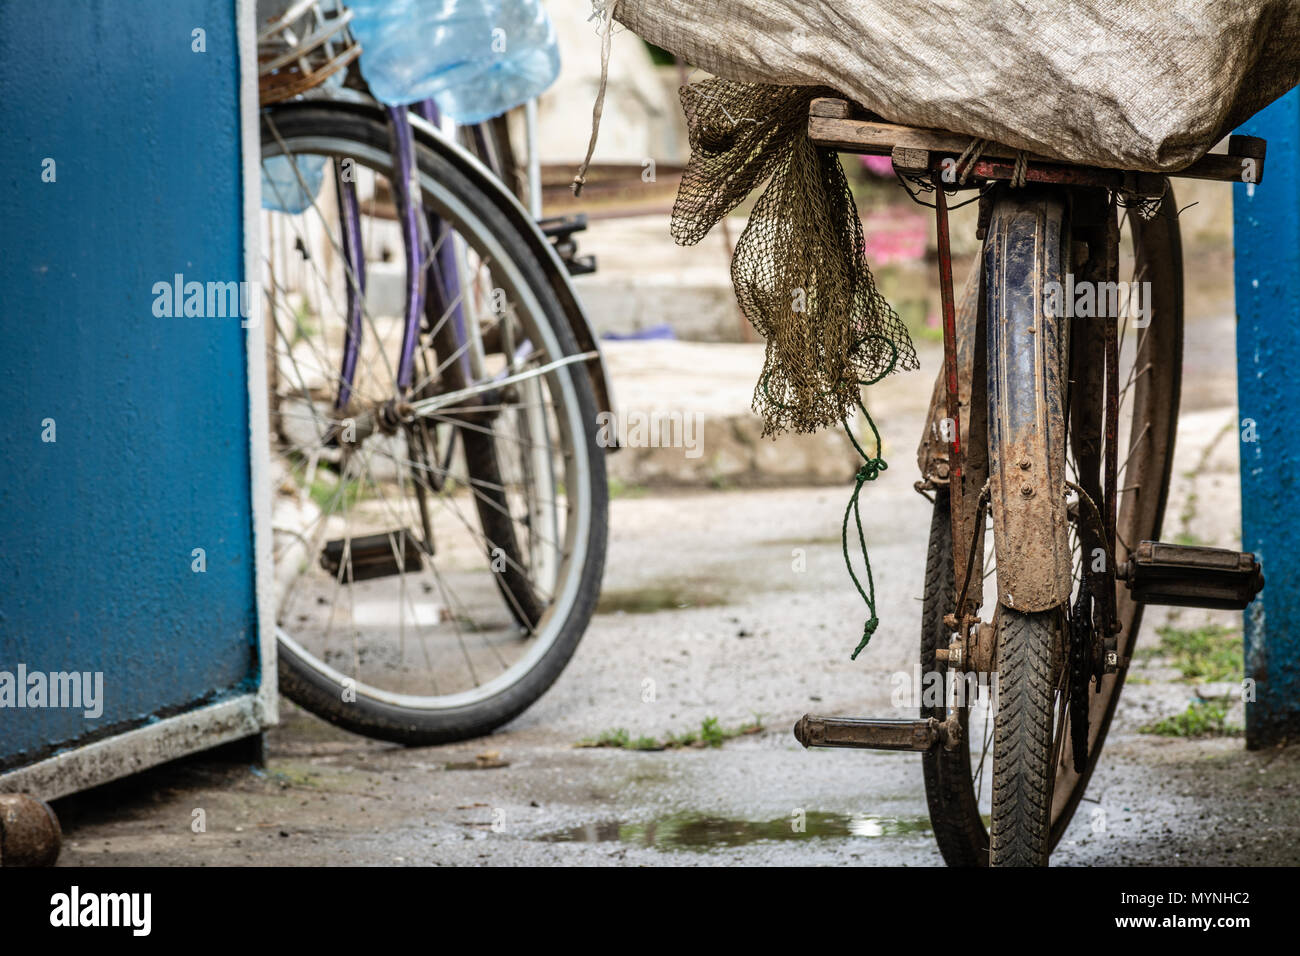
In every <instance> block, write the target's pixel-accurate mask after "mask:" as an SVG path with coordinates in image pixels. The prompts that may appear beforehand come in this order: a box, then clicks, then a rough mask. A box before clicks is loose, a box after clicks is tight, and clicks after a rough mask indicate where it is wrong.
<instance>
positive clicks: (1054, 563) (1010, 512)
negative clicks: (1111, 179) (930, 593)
mask: <svg viewBox="0 0 1300 956" xmlns="http://www.w3.org/2000/svg"><path fill="white" fill-rule="evenodd" d="M1064 220H1065V204H1064V202H1063V200H1062V199H1061V198H1060V197H1059V195H1053V194H1052V193H1050V192H1046V191H1033V190H1015V191H1009V192H1008V193H1006V194H1005V195H1004V196H1002V197H1000V198H999V200H998V201H997V203H996V205H995V206H994V209H993V214H992V217H991V219H990V222H989V228H988V235H987V238H986V239H985V242H984V253H983V266H984V276H985V288H986V290H987V315H988V327H987V337H988V437H989V442H988V448H989V478H990V494H991V499H990V501H991V507H992V512H993V537H994V545H995V547H996V552H997V562H998V563H997V582H998V601H999V602H1000V603H1002V604H1004V605H1006V606H1007V607H1010V608H1014V609H1016V610H1018V611H1024V612H1029V611H1046V610H1049V609H1050V608H1054V607H1058V606H1060V605H1062V604H1065V603H1066V602H1067V601H1068V600H1069V597H1070V583H1071V574H1070V565H1071V561H1070V557H1071V556H1070V542H1069V523H1068V520H1067V516H1066V507H1065V496H1064V490H1065V454H1066V436H1065V409H1066V388H1065V385H1066V381H1067V378H1068V374H1069V373H1068V369H1069V341H1070V326H1069V321H1070V320H1069V319H1068V318H1065V317H1052V316H1050V315H1047V314H1045V311H1046V310H1045V300H1044V289H1043V287H1044V285H1045V284H1046V283H1047V282H1051V281H1056V282H1064V274H1065V272H1066V271H1067V269H1068V263H1066V262H1063V261H1062V260H1061V255H1062V254H1061V248H1062V228H1063V223H1064ZM1067 248H1068V246H1067ZM1097 361H1101V357H1100V356H1098V357H1097Z"/></svg>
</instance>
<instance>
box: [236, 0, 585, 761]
mask: <svg viewBox="0 0 1300 956" xmlns="http://www.w3.org/2000/svg"><path fill="white" fill-rule="evenodd" d="M261 19H262V22H263V23H266V24H267V25H266V26H265V28H264V29H263V30H262V32H261V34H260V35H259V59H260V60H261V62H262V94H263V108H262V112H261V147H262V171H263V181H264V190H263V193H264V196H263V198H264V205H267V206H270V207H271V208H269V209H267V211H265V212H264V213H263V220H264V221H263V230H262V236H263V240H262V253H263V276H262V282H263V288H264V290H265V301H266V314H267V315H268V317H269V320H268V322H267V368H268V383H267V384H268V394H269V403H268V404H269V407H270V429H269V434H270V440H271V447H270V458H271V463H272V474H273V489H272V517H271V523H272V530H273V536H274V546H273V550H274V561H275V578H276V590H275V601H276V613H275V617H276V625H277V638H278V646H279V655H278V657H279V683H280V689H281V691H282V692H283V693H284V694H285V695H286V696H288V697H289V698H290V699H292V700H294V701H296V702H297V703H298V704H300V705H301V706H303V707H304V708H306V709H307V710H309V711H311V712H313V713H315V714H317V715H319V716H321V717H323V718H325V719H327V720H329V721H331V722H333V723H335V724H337V725H338V726H341V727H343V728H345V729H348V730H351V731H354V732H356V733H361V734H366V735H368V736H372V737H377V738H380V739H385V740H391V741H396V742H400V743H404V744H412V745H415V744H435V743H444V742H448V741H455V740H462V739H465V738H468V737H473V736H478V735H481V734H485V733H488V732H489V731H491V730H493V729H494V728H496V727H498V726H500V725H501V724H503V723H505V722H507V721H509V720H511V719H513V718H514V717H515V716H517V715H518V714H520V713H521V712H522V711H523V710H524V709H525V708H527V707H528V706H530V705H531V704H532V703H533V702H534V701H535V700H536V699H537V698H538V697H540V696H541V694H542V693H543V692H545V690H546V689H547V688H548V687H549V686H550V685H551V684H552V683H553V682H554V681H555V679H556V678H557V677H558V676H559V674H560V672H561V671H562V670H563V668H564V666H565V665H566V663H567V662H568V660H569V659H570V657H571V656H572V654H573V652H574V650H575V648H576V646H577V644H578V641H579V640H580V638H581V637H582V634H583V632H584V630H585V628H586V626H587V624H588V622H589V621H590V618H591V615H592V613H593V611H594V607H595V602H596V597H597V595H598V592H599V587H600V579H601V574H602V570H603V565H604V557H605V548H606V537H607V525H608V517H607V509H608V491H607V486H606V480H605V466H604V460H603V454H604V452H605V449H604V448H601V447H599V446H598V443H597V440H596V434H597V430H596V421H597V413H598V412H599V411H602V410H608V409H609V390H608V387H607V384H606V382H605V379H604V373H603V367H602V365H601V361H600V355H599V351H598V349H597V347H596V342H595V337H594V335H593V334H592V332H591V329H590V327H589V325H588V324H587V321H586V318H585V316H584V315H583V314H582V311H581V308H580V307H579V305H578V302H577V298H576V296H575V295H574V292H573V289H572V287H571V285H570V284H569V280H568V269H569V268H573V269H575V270H581V269H583V268H584V267H583V265H582V262H581V260H576V259H575V258H574V257H573V256H572V255H571V248H572V243H571V242H570V241H568V235H569V234H570V233H572V232H573V231H575V230H576V229H578V228H581V223H575V222H561V223H551V224H549V228H548V232H549V233H550V237H549V239H548V235H546V234H543V232H542V231H540V230H539V228H538V226H537V224H536V223H535V222H534V221H533V220H532V218H531V217H530V216H529V215H528V213H527V212H525V210H524V209H523V207H522V206H521V205H520V204H519V202H518V201H517V199H516V198H515V196H514V195H512V194H511V193H510V192H509V191H508V190H507V189H506V188H505V187H504V186H503V185H502V183H501V181H500V178H499V177H500V174H502V173H505V172H507V171H508V169H509V167H508V165H507V163H508V162H509V159H508V158H506V157H503V156H502V154H503V153H504V151H505V149H506V148H507V147H508V141H505V140H503V139H502V137H501V124H492V123H489V124H483V125H481V126H479V127H474V128H471V129H468V130H465V131H464V134H465V136H466V138H467V140H468V141H469V142H470V144H471V145H473V146H475V147H476V151H477V152H478V154H479V157H480V158H481V159H483V160H485V161H488V162H492V163H494V165H495V166H496V170H497V173H498V175H497V176H494V175H493V174H492V172H490V171H489V170H488V169H487V168H485V166H484V165H483V164H481V163H480V162H479V161H478V160H477V159H476V158H475V157H474V156H472V155H471V154H470V153H469V152H468V151H466V150H465V149H462V148H461V147H459V146H457V145H456V144H455V143H453V142H452V141H451V140H450V139H449V138H447V137H446V136H444V135H443V134H442V133H441V131H440V129H439V116H438V114H437V109H436V107H435V106H434V104H433V103H432V102H428V101H426V102H423V103H418V104H415V105H413V106H412V107H411V108H409V109H408V108H406V107H383V106H381V105H380V104H378V103H377V102H376V101H375V100H374V99H372V98H371V97H370V96H369V95H368V93H367V91H366V90H365V87H364V81H363V80H362V78H361V77H360V75H359V74H358V72H357V71H356V69H355V65H356V63H357V61H358V58H359V56H360V51H359V49H357V47H356V45H355V44H354V43H353V42H352V41H351V38H350V37H349V35H348V33H347V23H348V19H349V11H347V10H346V9H345V8H343V7H341V6H338V5H334V6H333V7H329V6H327V5H325V4H318V3H315V2H298V3H294V4H284V3H282V4H281V9H280V10H279V11H276V12H274V15H273V16H271V17H269V18H268V17H262V18H261ZM268 20H269V22H268ZM551 240H554V241H551ZM557 244H558V245H559V246H560V249H561V251H564V252H568V253H570V254H569V255H567V256H566V258H565V259H564V260H562V259H561V257H560V255H558V254H557V250H556V248H555V246H556V245H557Z"/></svg>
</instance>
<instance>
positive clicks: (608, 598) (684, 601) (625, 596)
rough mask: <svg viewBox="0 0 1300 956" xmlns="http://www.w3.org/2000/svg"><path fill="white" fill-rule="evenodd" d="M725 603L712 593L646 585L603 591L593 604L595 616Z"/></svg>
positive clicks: (713, 605) (684, 587)
mask: <svg viewBox="0 0 1300 956" xmlns="http://www.w3.org/2000/svg"><path fill="white" fill-rule="evenodd" d="M726 603H727V602H726V600H725V599H724V598H722V597H721V596H719V595H718V594H717V593H715V592H713V591H709V590H701V589H698V588H692V587H687V586H684V585H662V586H660V585H650V586H647V587H640V588H628V589H625V590H619V589H616V588H604V589H602V590H601V592H600V601H599V602H598V603H597V604H596V613H597V614H617V613H619V612H622V613H624V614H653V613H655V612H656V611H675V610H679V609H682V608H695V607H718V606H720V605H723V604H726Z"/></svg>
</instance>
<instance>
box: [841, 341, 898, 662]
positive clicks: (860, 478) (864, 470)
mask: <svg viewBox="0 0 1300 956" xmlns="http://www.w3.org/2000/svg"><path fill="white" fill-rule="evenodd" d="M885 341H886V342H887V343H888V344H889V346H890V347H891V348H892V349H893V350H894V354H893V357H892V358H891V359H890V362H889V366H888V367H887V368H886V369H885V370H884V371H883V372H881V373H880V374H879V375H877V376H876V377H875V378H873V379H871V380H869V381H860V382H858V385H860V386H864V387H865V386H868V385H875V384H876V383H877V382H879V381H880V380H881V379H882V378H884V377H885V376H886V375H888V374H889V373H890V372H892V371H893V370H894V364H895V362H897V361H898V347H897V346H896V345H894V343H893V342H890V341H889V340H888V339H885ZM858 408H859V409H861V410H862V417H863V418H864V419H866V422H867V426H868V427H869V428H870V429H871V435H872V437H873V438H875V440H876V453H875V454H874V455H868V454H867V453H866V451H865V450H863V448H862V445H861V444H859V442H858V439H857V436H855V435H854V434H853V429H852V428H850V427H849V420H848V417H847V416H846V417H845V418H843V419H841V424H843V426H844V434H846V435H848V436H849V441H850V442H851V443H852V444H853V448H854V450H855V451H857V453H858V456H859V457H860V458H861V459H862V464H861V465H860V466H859V467H858V471H857V474H855V475H854V476H853V481H854V483H853V494H852V495H850V496H849V503H848V506H847V507H846V508H845V509H844V523H843V526H842V527H841V529H840V542H841V544H842V545H843V550H844V566H845V567H846V568H848V571H849V577H850V578H852V579H853V586H854V587H855V588H857V589H858V594H859V595H860V596H861V597H862V600H863V601H864V602H865V603H866V605H867V610H869V611H870V612H871V617H869V618H867V621H866V623H865V624H863V625H862V640H860V641H858V646H857V647H855V648H854V649H853V653H852V654H850V655H849V660H851V661H856V660H857V659H858V655H859V654H861V653H862V651H863V649H864V648H865V647H866V646H867V644H868V643H869V642H870V640H871V637H872V635H873V634H875V633H876V628H878V627H879V626H880V618H879V617H877V616H876V582H875V579H874V578H873V577H872V574H871V558H870V556H869V555H868V554H867V537H866V535H865V534H864V533H863V531H862V512H861V510H860V507H859V504H858V500H859V497H860V496H861V494H862V486H863V485H865V484H866V483H867V482H868V481H875V480H876V479H877V478H879V477H880V473H881V472H882V471H884V470H885V469H886V468H888V467H889V465H888V464H887V463H886V462H885V459H884V458H883V457H882V456H881V441H880V430H879V429H878V428H876V423H875V421H874V420H873V419H872V417H871V413H870V412H868V411H867V406H866V405H864V404H863V403H862V397H861V395H859V396H858ZM849 515H852V516H853V523H854V524H855V525H856V526H857V529H858V547H859V548H861V550H862V563H863V565H864V566H865V567H866V576H867V586H866V588H863V587H862V582H861V581H860V580H859V579H858V575H857V573H856V572H855V571H854V570H853V561H852V559H850V558H849Z"/></svg>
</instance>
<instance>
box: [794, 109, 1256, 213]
mask: <svg viewBox="0 0 1300 956" xmlns="http://www.w3.org/2000/svg"><path fill="white" fill-rule="evenodd" d="M808 135H809V138H811V139H812V141H813V142H814V143H816V144H817V145H818V146H830V147H832V148H834V149H837V150H840V151H841V152H846V153H865V154H867V155H872V156H889V157H891V158H892V159H893V161H894V168H895V169H896V170H898V172H900V173H906V174H911V175H921V174H929V175H933V174H935V173H942V172H943V170H944V169H945V168H948V169H951V168H952V167H951V164H949V165H948V166H947V167H945V165H944V161H945V160H946V159H949V158H951V159H954V160H955V159H957V158H958V157H960V156H961V155H962V153H963V152H964V151H965V150H966V147H967V146H969V145H970V143H971V137H970V136H967V135H965V134H962V133H950V132H946V131H944V130H937V129H923V128H920V127H915V126H902V125H899V124H897V123H889V122H886V121H885V120H883V119H881V118H880V117H878V116H875V115H874V114H872V113H869V112H867V111H865V110H863V109H861V108H860V107H858V106H857V105H855V104H853V103H850V102H849V101H847V100H843V99H836V98H833V97H819V98H817V99H814V100H813V101H812V103H811V105H810V106H809V109H808ZM1264 152H1265V142H1264V140H1262V139H1260V138H1259V137H1257V136H1231V137H1229V139H1228V152H1227V153H1208V154H1206V155H1205V156H1202V157H1201V158H1200V159H1198V160H1197V161H1196V162H1194V163H1192V164H1191V165H1190V166H1187V167H1186V168H1184V169H1180V170H1178V171H1176V172H1171V173H1168V174H1167V175H1169V176H1178V177H1182V178H1187V179H1208V180H1217V181H1220V182H1256V183H1258V182H1261V181H1262V180H1263V178H1264ZM1017 155H1018V153H1017V151H1016V150H1014V149H1012V148H1011V147H1009V146H1003V145H1002V144H1000V143H993V142H989V143H988V144H987V145H986V146H985V147H984V149H983V150H982V151H981V152H980V156H979V159H978V160H976V162H975V163H974V164H973V165H972V166H971V169H970V173H969V179H968V181H967V185H968V186H977V185H979V184H980V183H982V182H985V181H988V180H990V179H1011V178H1012V177H1013V175H1014V174H1015V167H1016V157H1017ZM1025 158H1026V160H1027V165H1026V167H1025V180H1026V182H1041V183H1055V184H1058V185H1074V186H1101V187H1105V188H1107V189H1119V190H1123V191H1125V192H1128V193H1132V194H1135V195H1138V196H1159V195H1161V194H1163V192H1164V188H1165V187H1164V177H1165V175H1166V174H1163V173H1147V172H1135V171H1132V170H1123V169H1106V168H1104V167H1100V166H1081V165H1077V164H1074V163H1066V162H1062V161H1061V160H1058V159H1052V158H1050V157H1047V156H1039V155H1037V154H1034V153H1028V154H1026V157H1025ZM954 185H955V184H954Z"/></svg>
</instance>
